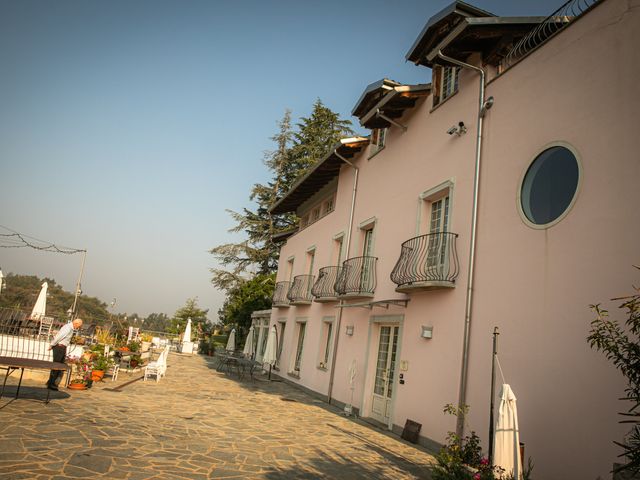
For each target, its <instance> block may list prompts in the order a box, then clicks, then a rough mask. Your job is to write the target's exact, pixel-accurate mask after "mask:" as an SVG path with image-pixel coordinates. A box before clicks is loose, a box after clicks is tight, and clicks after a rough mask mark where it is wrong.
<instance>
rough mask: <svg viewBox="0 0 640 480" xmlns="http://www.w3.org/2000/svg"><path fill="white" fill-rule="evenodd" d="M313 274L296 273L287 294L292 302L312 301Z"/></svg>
mask: <svg viewBox="0 0 640 480" xmlns="http://www.w3.org/2000/svg"><path fill="white" fill-rule="evenodd" d="M314 278H315V277H314V276H313V275H296V276H295V277H293V283H292V284H291V288H290V289H289V293H288V294H287V298H288V299H289V301H291V303H300V302H311V301H312V300H313V296H312V295H311V287H312V286H313V279H314Z"/></svg>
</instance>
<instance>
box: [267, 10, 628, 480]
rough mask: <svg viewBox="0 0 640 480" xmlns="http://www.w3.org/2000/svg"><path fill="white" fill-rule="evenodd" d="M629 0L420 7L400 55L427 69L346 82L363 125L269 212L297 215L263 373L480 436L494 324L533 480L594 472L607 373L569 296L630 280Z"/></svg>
mask: <svg viewBox="0 0 640 480" xmlns="http://www.w3.org/2000/svg"><path fill="white" fill-rule="evenodd" d="M583 3H584V2H583ZM639 7H640V2H639V1H635V0H603V1H600V2H596V3H594V4H593V5H591V6H590V7H589V8H586V10H585V11H584V12H581V13H580V14H579V15H576V16H575V17H574V18H570V17H568V16H566V15H562V16H561V15H554V16H553V17H552V18H544V17H524V18H513V17H509V18H505V17H496V16H494V15H492V14H490V13H488V12H484V11H482V10H479V9H477V8H475V7H472V6H470V5H468V4H465V3H463V2H455V3H453V4H452V5H451V6H449V7H447V8H446V9H445V10H443V11H442V12H439V13H437V14H436V15H434V17H432V18H431V19H430V20H429V21H428V23H427V25H426V26H425V29H424V30H423V31H422V32H421V33H420V35H419V37H418V39H417V40H416V42H415V44H414V45H413V46H412V47H411V49H410V51H409V53H408V55H407V58H408V59H409V60H410V61H413V62H414V63H416V64H418V65H423V66H425V67H429V68H431V73H432V78H431V82H430V83H427V82H425V84H421V85H403V84H401V83H399V82H395V81H392V80H388V79H384V80H381V81H379V82H376V83H374V84H371V85H370V86H369V87H367V88H366V90H365V92H364V93H363V95H362V97H361V98H360V99H358V101H357V103H356V107H355V108H354V111H353V113H354V115H355V116H356V117H357V118H358V119H359V121H360V123H361V125H362V126H363V127H365V128H367V129H369V130H370V134H369V135H367V136H363V137H354V138H349V139H344V140H342V141H341V142H340V143H339V144H338V145H336V146H335V147H334V148H333V149H332V150H331V151H330V152H328V153H327V155H326V156H325V157H324V158H323V159H321V160H320V161H319V162H318V163H317V164H316V165H315V166H314V167H313V168H312V170H311V171H310V172H309V173H308V174H307V175H305V176H304V177H303V178H302V179H300V180H299V181H298V182H297V183H296V185H295V186H294V187H293V188H292V190H291V191H290V192H289V193H288V194H287V195H286V196H285V197H284V198H282V199H280V201H279V202H278V203H277V204H276V205H275V206H274V207H273V209H272V211H273V212H274V213H283V212H296V213H297V214H298V216H299V217H300V228H299V230H298V231H297V232H296V233H295V234H294V235H292V236H290V237H289V238H287V239H286V242H285V243H284V244H283V246H282V249H281V253H280V262H279V267H278V274H277V285H276V292H275V294H274V306H273V309H272V312H271V318H270V325H276V327H277V331H278V350H279V360H278V365H277V368H278V372H277V373H278V374H279V375H280V376H281V377H283V378H284V379H287V380H288V381H290V382H293V383H296V384H298V385H300V386H301V387H303V388H306V389H308V390H311V391H313V392H316V393H317V394H319V395H322V396H325V397H326V398H327V399H329V398H330V399H331V401H332V402H335V403H337V404H339V405H342V404H344V405H347V406H348V407H350V408H353V409H354V410H356V411H357V412H358V414H359V415H360V416H362V417H365V418H370V419H372V420H373V421H376V422H380V423H381V424H383V425H385V426H386V427H387V428H389V429H392V430H394V431H400V430H402V427H403V426H404V425H405V422H406V420H408V419H410V420H413V421H415V422H418V423H420V424H421V425H422V427H421V432H420V435H421V441H422V442H423V443H424V444H426V445H430V446H432V447H437V446H438V444H441V443H443V442H444V441H445V438H446V435H447V432H448V431H455V430H456V420H455V418H453V417H451V416H447V415H445V414H443V413H442V412H443V407H444V405H446V404H457V403H458V402H462V403H465V404H468V405H469V406H470V412H469V414H468V416H467V417H466V424H465V426H464V428H465V431H466V432H467V433H468V432H469V431H471V430H474V431H476V432H477V433H478V434H479V435H480V436H481V438H482V440H483V445H484V447H485V449H486V447H487V437H488V431H489V404H490V392H491V371H492V342H493V333H494V328H495V327H498V331H499V333H500V335H499V337H498V358H499V362H500V366H501V372H502V373H498V374H497V375H498V380H497V387H496V393H497V391H498V390H499V387H500V385H499V384H500V383H502V382H503V380H502V378H501V375H503V376H504V382H506V383H509V384H510V385H511V387H512V388H513V390H514V392H515V394H516V396H517V398H518V412H519V422H520V439H521V442H523V443H524V444H525V457H528V456H531V457H532V458H533V459H534V462H535V465H536V466H535V471H534V473H535V477H536V478H544V479H547V480H554V479H557V480H560V479H563V480H564V479H574V478H575V479H581V480H582V479H596V478H598V477H601V478H603V479H605V478H610V477H611V474H610V473H609V472H610V470H611V468H612V465H613V463H614V462H615V461H617V458H616V457H617V455H618V454H619V453H620V451H619V449H618V448H617V447H616V446H615V445H614V444H613V440H620V439H622V438H623V436H624V434H625V427H624V426H621V425H619V424H618V420H619V418H618V416H617V412H619V411H621V410H622V409H624V408H625V405H624V404H622V403H621V402H620V401H619V400H618V399H619V398H620V397H622V396H623V395H624V387H625V383H624V378H623V377H622V376H621V375H620V374H619V373H618V372H617V371H616V370H615V369H614V368H613V367H612V365H611V364H610V363H609V362H608V361H607V360H606V359H605V358H604V356H603V355H602V354H601V353H598V352H596V351H593V350H592V349H591V348H590V347H589V345H588V343H587V341H586V337H587V336H588V334H589V328H590V322H591V320H592V319H593V314H592V312H591V311H590V309H589V305H590V304H593V303H598V302H607V301H608V299H610V298H612V297H616V296H621V295H623V294H628V293H630V291H631V286H632V284H634V283H635V284H637V283H638V278H637V271H636V270H635V269H634V268H633V266H632V265H633V264H637V263H638V249H637V239H638V238H639V237H640V213H639V212H638V209H637V208H635V207H636V206H637V205H640V189H639V188H638V185H637V184H638V179H639V178H640V161H638V148H639V147H640V141H639V140H638V136H637V135H636V134H635V128H634V127H636V126H637V125H638V124H639V122H638V114H639V112H640V89H639V88H638V87H637V84H636V83H637V80H638V78H640V58H639V57H640V54H639V53H638V49H637V46H638V45H640V8H639ZM536 30H537V33H536V34H535V35H534V36H530V35H528V34H529V32H531V31H536ZM461 62H462V63H461ZM480 70H482V74H483V75H485V77H484V82H483V81H482V80H481V78H482V77H481V72H480ZM428 75H429V71H428V70H427V68H425V80H428ZM481 84H482V86H483V87H484V88H483V90H484V92H483V94H484V97H483V98H481V97H480V95H481V94H480V90H481ZM612 310H615V307H614V306H612ZM612 313H613V312H612ZM263 328H264V329H265V332H266V323H265V325H264V326H263Z"/></svg>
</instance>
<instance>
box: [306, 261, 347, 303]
mask: <svg viewBox="0 0 640 480" xmlns="http://www.w3.org/2000/svg"><path fill="white" fill-rule="evenodd" d="M341 269H342V267H324V268H321V269H320V271H319V272H318V280H316V283H314V284H313V287H311V295H313V296H314V297H315V298H314V300H315V301H316V302H336V301H337V300H338V293H337V292H336V282H337V281H338V276H339V275H340V270H341Z"/></svg>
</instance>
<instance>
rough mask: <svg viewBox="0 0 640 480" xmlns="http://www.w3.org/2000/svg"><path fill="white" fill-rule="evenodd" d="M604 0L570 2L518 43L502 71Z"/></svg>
mask: <svg viewBox="0 0 640 480" xmlns="http://www.w3.org/2000/svg"><path fill="white" fill-rule="evenodd" d="M600 1H602V0H569V1H568V2H566V3H565V4H563V5H562V6H561V7H560V8H558V9H557V10H556V11H555V12H553V13H552V14H551V15H549V16H548V17H547V18H546V19H545V20H543V21H542V22H541V23H540V24H539V25H537V26H536V27H535V28H534V29H533V30H531V31H530V32H529V33H528V34H526V35H525V36H524V37H522V38H521V39H520V41H518V43H516V44H515V45H514V46H513V48H512V49H511V50H510V51H509V53H507V55H506V56H505V57H504V59H503V60H502V62H501V64H500V66H501V69H502V70H505V69H507V68H509V67H510V66H512V65H514V64H515V63H517V62H518V61H519V60H520V59H521V58H523V57H524V56H525V55H527V54H528V53H529V52H531V51H533V50H535V49H536V48H537V47H538V46H540V45H542V44H543V43H544V42H546V41H547V40H549V39H550V38H551V37H553V36H554V35H555V34H556V33H558V32H559V31H560V30H562V29H564V28H565V27H566V26H567V25H569V24H570V23H571V22H573V21H574V20H575V19H576V18H578V17H580V16H581V15H583V14H584V13H585V12H586V11H587V10H589V9H590V8H591V7H593V6H594V5H595V4H596V3H599V2H600Z"/></svg>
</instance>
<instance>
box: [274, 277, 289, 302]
mask: <svg viewBox="0 0 640 480" xmlns="http://www.w3.org/2000/svg"><path fill="white" fill-rule="evenodd" d="M290 286H291V282H276V288H275V289H274V291H273V298H272V300H273V302H272V306H274V307H276V308H287V307H289V299H288V298H287V293H289V287H290Z"/></svg>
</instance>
